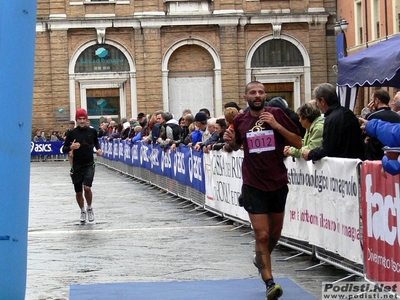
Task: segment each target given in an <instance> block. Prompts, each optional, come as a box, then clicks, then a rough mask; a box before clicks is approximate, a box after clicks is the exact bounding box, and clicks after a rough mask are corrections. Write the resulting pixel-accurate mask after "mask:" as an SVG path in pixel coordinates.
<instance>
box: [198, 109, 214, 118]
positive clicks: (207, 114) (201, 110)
mask: <svg viewBox="0 0 400 300" xmlns="http://www.w3.org/2000/svg"><path fill="white" fill-rule="evenodd" d="M199 112H202V113H204V114H205V115H206V117H207V120H208V119H209V118H211V114H210V111H209V110H208V108H202V109H200V110H199Z"/></svg>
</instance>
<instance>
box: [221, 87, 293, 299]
mask: <svg viewBox="0 0 400 300" xmlns="http://www.w3.org/2000/svg"><path fill="white" fill-rule="evenodd" d="M244 99H245V100H246V101H247V103H248V105H249V107H250V110H249V111H247V112H245V113H242V114H239V115H237V116H236V117H235V119H234V120H233V128H229V129H227V130H226V132H225V134H224V140H225V141H226V142H227V143H229V146H230V147H231V148H232V149H233V150H238V149H240V148H241V147H242V146H243V152H244V159H243V164H242V175H243V186H242V195H241V197H240V201H241V203H242V204H243V206H244V208H245V209H246V211H247V212H248V213H249V217H250V221H251V223H252V226H253V230H254V236H255V239H256V243H255V252H256V254H255V259H254V264H255V265H256V267H257V268H258V270H259V272H260V274H261V277H262V279H263V280H264V282H265V284H266V290H267V292H266V293H267V299H268V300H272V299H278V298H279V297H280V296H282V294H283V290H282V287H281V286H280V285H279V284H275V282H274V279H273V276H272V271H271V252H272V250H273V249H274V248H275V246H276V244H277V242H278V240H279V237H280V236H281V231H282V226H283V217H284V210H285V204H286V196H287V193H288V186H287V183H288V178H287V170H286V167H285V164H284V163H283V159H284V155H283V150H284V146H285V145H291V146H293V147H295V148H301V136H300V132H299V129H298V127H297V126H296V125H295V124H294V123H293V122H292V121H291V120H290V119H289V118H288V117H287V116H286V114H285V113H284V112H283V110H281V109H279V108H276V107H264V105H265V99H266V94H265V90H264V85H263V84H262V83H260V82H257V81H253V82H250V83H249V84H247V86H246V90H245V95H244Z"/></svg>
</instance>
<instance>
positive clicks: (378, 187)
mask: <svg viewBox="0 0 400 300" xmlns="http://www.w3.org/2000/svg"><path fill="white" fill-rule="evenodd" d="M381 169H382V164H381V162H380V161H365V162H363V164H362V173H361V174H362V175H361V176H362V181H363V183H364V184H363V186H362V194H361V195H362V197H361V200H362V204H361V206H362V221H363V246H364V257H365V272H366V276H367V278H369V279H371V280H373V281H377V282H386V281H395V282H399V280H400V251H399V249H400V248H399V247H400V188H399V184H400V177H399V176H398V175H397V176H392V175H389V174H386V178H385V177H383V176H382V173H381Z"/></svg>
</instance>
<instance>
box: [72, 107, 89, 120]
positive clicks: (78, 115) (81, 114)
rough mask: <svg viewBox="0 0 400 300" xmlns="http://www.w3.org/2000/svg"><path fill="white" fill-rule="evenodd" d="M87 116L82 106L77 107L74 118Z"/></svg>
mask: <svg viewBox="0 0 400 300" xmlns="http://www.w3.org/2000/svg"><path fill="white" fill-rule="evenodd" d="M82 117H83V118H86V119H87V118H88V115H87V112H86V110H84V109H83V108H81V109H78V110H77V111H76V114H75V120H78V119H79V118H82Z"/></svg>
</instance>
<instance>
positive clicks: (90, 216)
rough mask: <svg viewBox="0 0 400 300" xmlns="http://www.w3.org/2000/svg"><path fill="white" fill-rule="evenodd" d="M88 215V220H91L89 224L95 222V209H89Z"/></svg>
mask: <svg viewBox="0 0 400 300" xmlns="http://www.w3.org/2000/svg"><path fill="white" fill-rule="evenodd" d="M87 214H88V220H89V222H93V221H94V213H93V208H88V209H87Z"/></svg>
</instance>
